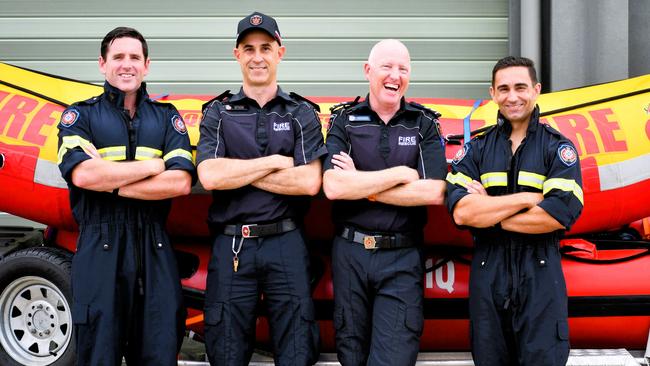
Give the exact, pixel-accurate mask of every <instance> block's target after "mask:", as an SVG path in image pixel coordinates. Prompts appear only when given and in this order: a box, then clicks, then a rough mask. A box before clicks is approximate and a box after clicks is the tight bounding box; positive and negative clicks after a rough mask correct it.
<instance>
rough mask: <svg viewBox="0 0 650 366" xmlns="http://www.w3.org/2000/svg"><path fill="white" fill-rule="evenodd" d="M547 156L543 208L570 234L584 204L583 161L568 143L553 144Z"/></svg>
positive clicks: (569, 142) (570, 143)
mask: <svg viewBox="0 0 650 366" xmlns="http://www.w3.org/2000/svg"><path fill="white" fill-rule="evenodd" d="M547 156H548V157H549V161H550V164H549V169H548V171H547V174H546V180H545V181H544V185H543V191H542V193H543V194H544V200H542V202H540V203H539V206H540V207H541V208H543V209H544V210H545V211H546V212H547V213H548V214H549V215H551V216H553V218H555V219H556V220H557V221H558V222H559V223H560V224H562V225H563V226H564V227H566V228H567V230H568V229H569V228H570V227H571V225H573V223H575V221H576V220H577V219H578V216H580V213H581V212H582V207H583V204H584V198H583V197H584V195H583V191H582V175H581V170H580V159H579V158H578V153H577V151H576V149H575V146H574V145H573V143H572V142H571V141H569V140H567V139H562V140H558V142H557V143H554V144H551V145H550V146H549V149H548V150H547Z"/></svg>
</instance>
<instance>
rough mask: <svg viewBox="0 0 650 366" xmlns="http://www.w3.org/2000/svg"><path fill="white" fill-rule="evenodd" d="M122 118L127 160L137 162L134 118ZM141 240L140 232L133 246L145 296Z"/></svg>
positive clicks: (139, 283)
mask: <svg viewBox="0 0 650 366" xmlns="http://www.w3.org/2000/svg"><path fill="white" fill-rule="evenodd" d="M122 117H123V119H124V123H125V124H126V130H127V132H128V141H127V154H128V155H127V160H129V161H132V160H135V146H136V131H135V126H134V125H133V118H131V115H130V113H129V111H128V110H127V109H123V110H122ZM140 242H141V238H140V230H138V238H136V241H135V243H134V244H133V251H134V252H135V253H134V254H135V263H136V270H135V276H136V286H137V287H138V294H140V296H143V295H144V285H143V281H142V254H141V252H142V245H141V243H140Z"/></svg>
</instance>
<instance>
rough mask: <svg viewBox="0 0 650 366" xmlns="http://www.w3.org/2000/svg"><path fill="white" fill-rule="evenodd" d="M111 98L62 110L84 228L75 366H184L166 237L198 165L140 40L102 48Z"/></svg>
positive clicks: (76, 280) (65, 157)
mask: <svg viewBox="0 0 650 366" xmlns="http://www.w3.org/2000/svg"><path fill="white" fill-rule="evenodd" d="M99 66H100V70H101V71H102V73H103V74H104V75H105V77H106V82H105V84H104V93H103V94H101V95H100V96H98V97H95V98H92V99H89V100H86V101H83V102H79V103H75V104H73V105H72V106H71V107H69V108H68V109H66V110H65V111H64V113H63V114H62V116H61V121H60V123H59V125H58V128H59V154H58V156H59V168H60V170H61V174H62V176H63V178H64V179H65V180H66V182H67V183H68V186H69V187H70V204H71V206H72V212H73V214H74V218H75V220H76V221H77V222H78V224H79V230H80V233H79V239H78V241H77V251H76V253H75V255H74V258H73V261H72V293H73V309H72V321H73V323H74V331H75V338H76V344H77V363H76V364H77V365H80V366H81V365H120V364H121V362H122V356H124V357H125V358H126V361H127V363H128V364H129V365H152V366H153V365H156V366H160V365H170V366H171V365H176V363H177V361H176V355H177V352H178V350H179V348H180V344H181V342H182V338H183V337H184V335H185V328H184V322H185V310H184V308H183V306H182V297H181V296H182V295H181V288H180V278H179V275H178V269H177V264H176V259H175V257H174V253H173V250H172V247H171V245H170V242H169V239H168V237H167V235H166V233H165V231H164V228H165V222H166V220H167V214H168V213H169V210H170V206H171V200H169V198H171V197H174V196H179V195H183V194H187V193H189V191H190V187H191V184H192V177H193V176H194V175H195V173H194V172H195V170H194V164H193V163H192V154H191V147H190V142H189V138H188V136H187V130H186V128H185V125H184V123H183V120H182V119H181V117H180V116H179V115H178V112H177V111H176V108H174V106H172V105H171V104H163V103H157V102H154V101H152V100H151V99H149V97H148V95H147V92H146V90H145V85H144V83H142V79H143V77H144V76H145V75H146V73H147V70H148V66H149V58H148V56H147V44H146V41H145V40H144V38H143V37H142V35H141V34H140V33H139V32H137V31H136V30H135V29H132V28H123V27H120V28H116V29H114V30H113V31H111V32H109V33H108V34H107V35H106V37H105V38H104V40H103V41H102V45H101V57H100V58H99Z"/></svg>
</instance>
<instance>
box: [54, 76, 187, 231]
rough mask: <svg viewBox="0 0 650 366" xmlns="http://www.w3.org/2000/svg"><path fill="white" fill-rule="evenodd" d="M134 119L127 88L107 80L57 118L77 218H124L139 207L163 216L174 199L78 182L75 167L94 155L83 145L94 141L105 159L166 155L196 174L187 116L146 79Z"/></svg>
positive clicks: (61, 159) (171, 163) (169, 164)
mask: <svg viewBox="0 0 650 366" xmlns="http://www.w3.org/2000/svg"><path fill="white" fill-rule="evenodd" d="M137 93H138V96H137V101H136V112H135V116H134V117H133V119H131V117H130V116H129V112H128V111H127V110H125V109H124V92H122V91H120V90H119V89H117V88H115V87H113V86H112V85H110V84H109V83H108V82H106V83H104V93H103V94H101V95H99V96H97V97H93V98H91V99H88V100H86V101H82V102H78V103H75V104H73V105H71V106H70V107H69V108H67V109H66V110H65V111H64V112H63V114H62V115H61V121H60V122H59V125H58V128H59V152H58V164H59V170H60V171H61V175H62V176H63V178H64V179H65V180H66V182H67V183H68V187H69V188H70V203H71V206H72V212H73V214H74V217H75V219H76V220H77V222H78V223H80V224H81V223H100V222H102V223H103V222H122V221H124V220H128V219H129V218H131V217H134V215H136V214H138V213H144V214H146V215H148V216H147V217H150V218H151V219H152V220H157V221H159V222H163V223H164V222H165V220H166V218H167V214H168V213H169V209H170V207H171V200H169V199H167V200H159V201H150V200H138V199H129V198H123V197H116V196H115V195H113V194H112V193H111V192H96V191H91V190H86V189H82V188H79V187H76V186H75V185H74V184H73V183H72V171H73V170H74V168H75V167H76V166H77V164H79V163H81V162H83V161H85V160H87V159H91V157H90V156H88V154H86V153H85V152H84V151H83V149H82V146H84V145H85V144H92V145H94V146H95V148H96V149H97V151H98V152H99V154H100V155H101V157H102V159H104V160H111V161H133V160H145V159H152V158H162V159H163V160H164V161H165V169H167V170H175V169H178V170H185V171H188V172H189V173H190V174H191V175H192V179H193V181H194V180H195V179H196V173H195V168H194V164H193V163H192V148H191V147H190V140H189V137H188V135H187V129H186V127H185V124H184V123H183V119H182V118H181V116H180V115H179V114H178V111H177V110H176V108H175V107H174V106H173V105H172V104H169V103H159V102H155V101H153V100H151V99H149V96H148V94H147V91H146V86H145V83H142V86H141V87H140V89H139V90H138V92H137Z"/></svg>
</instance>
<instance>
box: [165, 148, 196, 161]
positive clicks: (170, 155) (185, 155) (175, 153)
mask: <svg viewBox="0 0 650 366" xmlns="http://www.w3.org/2000/svg"><path fill="white" fill-rule="evenodd" d="M177 156H178V157H181V158H185V159H187V160H189V161H192V153H191V152H189V151H187V150H183V149H176V150H172V151H170V152H168V153H167V154H165V156H164V157H163V160H164V161H167V160H169V159H171V158H175V157H177Z"/></svg>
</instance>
